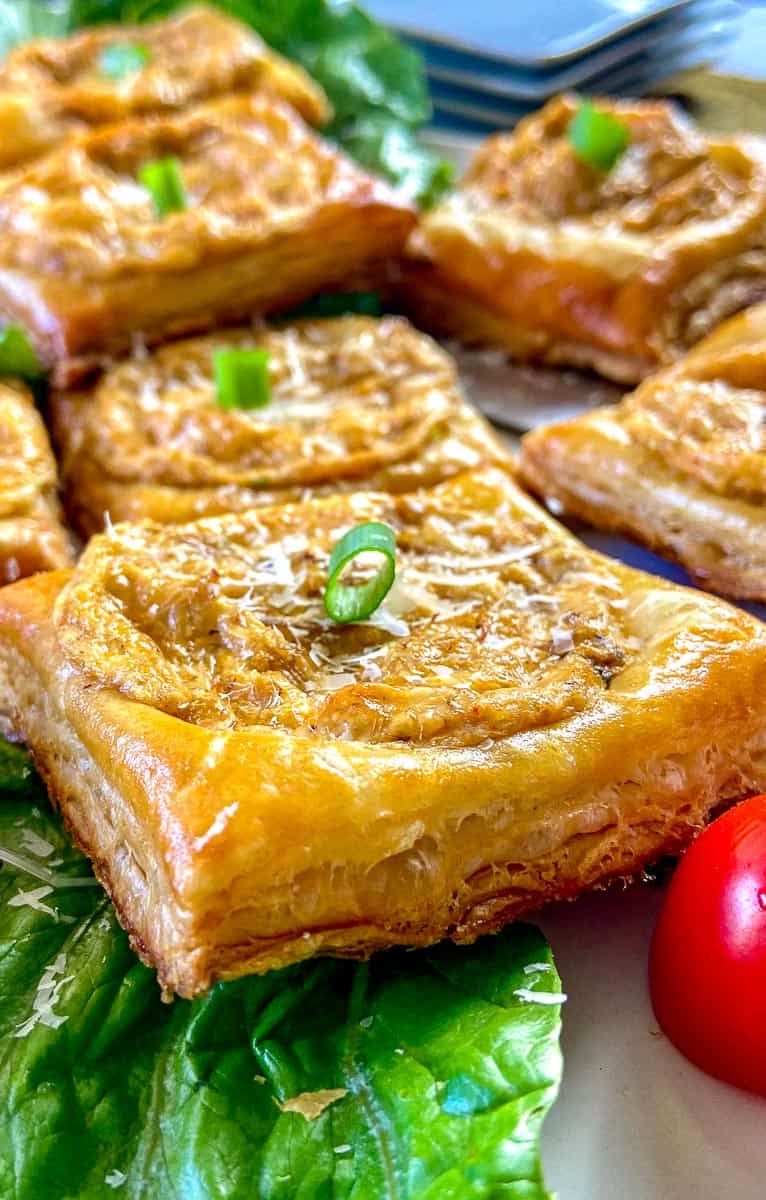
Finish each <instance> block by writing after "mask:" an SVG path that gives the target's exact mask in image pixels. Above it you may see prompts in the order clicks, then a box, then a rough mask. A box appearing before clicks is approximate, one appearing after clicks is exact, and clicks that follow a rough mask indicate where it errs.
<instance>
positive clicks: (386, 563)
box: [324, 521, 396, 625]
mask: <svg viewBox="0 0 766 1200" xmlns="http://www.w3.org/2000/svg"><path fill="white" fill-rule="evenodd" d="M371 550H372V551H376V552H377V553H378V554H382V555H383V562H382V563H381V566H380V568H379V570H378V571H377V572H376V574H375V575H374V576H373V577H372V579H369V580H368V581H367V583H359V584H343V583H341V582H340V576H341V574H342V572H343V568H344V567H345V566H347V565H348V563H350V562H351V561H352V559H354V558H356V557H357V556H358V555H359V554H367V553H369V551H371ZM395 574H396V534H395V533H394V531H393V529H392V528H391V526H390V525H384V524H383V523H382V522H381V521H367V522H366V523H365V524H364V525H355V526H354V528H353V529H349V531H348V533H344V535H343V537H342V538H341V539H340V541H339V542H338V543H337V545H336V546H335V548H334V550H333V552H332V554H331V555H330V561H329V563H328V564H327V587H326V588H325V594H324V606H325V609H326V610H327V615H328V616H330V617H332V619H333V621H337V622H338V624H340V625H345V624H348V622H349V621H364V620H366V619H367V617H369V616H371V615H372V613H374V612H375V609H376V608H379V606H380V605H381V604H382V603H383V601H384V600H385V598H386V596H387V595H388V593H389V591H390V590H391V585H392V583H393V582H394V575H395Z"/></svg>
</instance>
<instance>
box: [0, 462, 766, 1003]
mask: <svg viewBox="0 0 766 1200" xmlns="http://www.w3.org/2000/svg"><path fill="white" fill-rule="evenodd" d="M367 520H384V521H387V522H389V523H390V524H391V525H392V526H393V527H394V528H395V530H396V533H397V538H398V549H397V559H398V570H397V580H396V583H395V585H394V589H393V590H392V591H391V592H390V593H389V595H388V597H387V599H386V602H385V604H384V606H383V607H382V608H381V609H379V610H378V611H377V612H376V613H375V614H374V615H373V617H372V618H370V619H369V620H368V621H367V622H365V623H361V624H357V625H344V626H339V625H334V624H332V623H331V622H330V621H329V619H328V618H327V617H326V614H325V612H324V607H323V604H322V593H323V588H324V580H325V577H326V568H327V561H328V556H329V553H330V549H331V547H332V546H333V544H334V543H335V542H336V540H337V538H338V537H339V536H340V535H341V534H342V533H344V532H345V531H346V530H347V529H348V528H349V527H351V526H354V525H356V524H357V523H358V522H361V521H367ZM0 703H2V704H3V705H4V706H5V707H6V708H7V709H9V710H10V711H11V712H12V715H13V720H14V722H15V728H16V731H17V732H18V733H19V734H21V735H23V736H24V738H25V739H26V740H27V742H28V743H29V745H30V746H31V748H32V750H33V753H34V755H35V758H36V761H37V763H38V765H39V767H40V770H41V771H42V772H43V775H44V776H45V778H46V780H47V782H48V786H49V788H50V791H51V795H52V796H53V798H54V800H55V802H56V803H57V804H58V806H59V807H60V809H61V811H62V813H63V815H64V818H65V820H66V822H67V824H68V825H69V827H70V829H71V830H72V832H73V834H74V836H75V838H76V839H77V841H78V842H79V843H80V845H82V846H83V847H84V849H85V850H86V852H87V853H88V854H89V855H90V856H91V858H92V860H93V864H94V868H95V870H96V872H97V874H98V876H99V878H100V879H101V881H102V882H103V883H104V885H105V886H106V887H107V889H108V890H109V892H110V894H111V895H112V897H113V899H114V901H115V904H116V906H117V909H118V912H119V913H120V917H121V920H122V921H123V923H124V924H125V926H126V927H127V928H128V929H129V930H130V932H131V934H132V936H133V939H134V943H135V945H136V947H137V948H138V950H139V951H140V953H141V954H142V955H143V956H144V957H145V958H146V959H147V960H148V961H149V962H151V963H153V964H155V965H156V967H157V969H158V972H159V978H160V982H161V984H162V985H163V987H164V988H165V989H168V990H175V991H176V992H179V993H180V994H181V995H185V996H191V995H194V994H195V993H197V992H200V991H202V990H203V989H205V988H207V987H208V986H209V985H210V984H211V983H212V982H213V981H214V980H216V979H223V978H230V977H233V976H238V975H241V974H244V973H246V972H252V971H264V970H266V969H268V968H271V967H275V966H278V965H281V964H284V963H288V962H292V961H295V960H298V959H302V958H307V957H309V956H311V955H314V954H319V953H330V954H336V955H348V956H355V957H359V956H365V955H367V954H368V953H369V952H371V951H372V950H374V949H376V948H380V947H385V946H391V945H396V944H407V945H425V944H428V943H431V942H433V941H435V940H436V939H439V938H443V937H445V936H449V937H452V938H454V939H456V940H458V941H471V940H472V939H473V938H475V937H476V936H477V935H478V934H480V933H482V932H483V931H488V930H493V929H497V928H499V927H500V926H501V925H502V924H503V923H504V922H506V921H508V920H509V919H511V918H512V917H514V916H515V915H516V914H517V913H519V912H521V911H523V910H524V909H528V908H530V907H534V906H535V905H539V904H541V903H542V902H543V901H545V900H548V899H552V898H554V897H571V896H574V895H575V894H577V893H578V892H580V891H581V890H582V889H584V888H587V887H590V886H592V885H594V884H596V883H599V882H601V881H603V880H605V879H606V878H608V877H609V876H612V875H625V874H630V873H632V872H635V871H637V870H638V869H639V868H640V867H641V866H642V865H643V864H644V863H646V862H648V861H649V860H651V859H653V858H656V857H657V856H658V855H660V854H663V853H665V852H667V851H672V850H678V849H679V847H680V846H682V845H683V844H684V843H685V842H686V841H687V840H688V839H689V838H690V837H691V836H692V834H693V833H694V832H695V830H696V829H698V828H699V826H700V825H701V823H702V822H703V821H704V820H705V818H706V817H707V816H708V815H709V814H710V812H711V811H712V810H713V809H714V808H716V807H717V806H718V805H720V804H721V803H724V802H729V801H734V800H738V799H740V798H741V797H743V796H746V795H748V794H750V793H753V792H756V791H759V790H762V789H763V788H765V787H766V626H764V625H762V624H760V622H758V621H756V620H755V619H754V618H751V617H749V616H748V615H747V614H746V613H744V612H740V611H737V610H735V609H734V608H731V607H729V606H728V605H727V604H725V603H724V602H723V601H719V600H716V599H713V598H711V597H709V596H707V595H705V594H704V593H702V592H692V591H687V590H685V589H683V588H679V587H676V586H673V585H671V584H669V583H667V582H665V581H663V580H660V579H656V578H652V577H649V576H646V575H643V574H641V573H639V572H636V571H633V570H630V569H629V568H627V567H624V566H622V565H620V564H619V563H616V562H612V561H610V560H608V559H605V558H602V557H601V556H599V555H597V554H595V553H593V552H592V551H590V550H588V549H587V548H585V547H584V546H582V545H581V544H580V543H579V542H577V541H576V540H575V539H574V538H573V537H572V536H571V535H569V534H567V533H566V532H565V531H564V530H562V529H561V528H560V527H559V526H558V525H557V524H556V523H555V522H554V521H553V520H552V519H551V518H549V517H548V516H547V515H546V514H545V513H544V512H543V511H542V510H540V509H538V508H537V506H536V505H535V504H534V502H533V501H531V500H530V499H528V498H527V497H526V496H525V495H524V494H523V493H522V492H521V491H520V490H519V489H518V488H517V487H516V485H515V484H514V483H513V482H512V480H511V479H510V477H509V476H508V475H507V474H506V473H504V472H503V471H501V470H500V469H498V468H487V469H483V470H480V471H475V472H466V473H464V474H463V475H460V476H457V477H456V478H455V479H453V480H450V481H449V482H447V483H444V484H440V485H439V486H438V487H436V488H434V489H431V490H427V491H423V492H416V493H409V494H406V495H401V496H391V495H386V494H382V493H374V492H358V493H353V494H345V495H343V494H341V495H336V496H332V497H324V498H320V499H314V500H310V501H307V502H305V503H302V504H294V505H290V504H287V505H281V506H274V507H272V508H261V509H254V510H250V511H249V512H247V513H244V514H231V515H228V516H224V517H212V518H208V519H207V520H203V521H198V522H194V523H190V524H188V525H164V526H163V525H157V524H154V523H151V522H142V523H137V524H124V525H118V526H115V527H114V529H113V530H112V531H111V532H110V533H109V534H102V535H98V536H96V537H95V538H93V539H92V540H91V542H90V543H89V545H88V547H87V548H86V550H85V552H84V554H83V557H82V558H81V560H80V562H79V564H78V566H77V567H76V568H75V570H74V572H55V573H51V574H49V575H46V576H37V577H36V578H34V579H32V580H22V581H20V582H19V583H16V584H13V585H12V586H11V587H10V588H6V589H4V590H3V591H2V592H0Z"/></svg>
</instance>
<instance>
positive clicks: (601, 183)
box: [404, 96, 766, 382]
mask: <svg viewBox="0 0 766 1200" xmlns="http://www.w3.org/2000/svg"><path fill="white" fill-rule="evenodd" d="M597 104H598V108H599V109H603V110H605V111H606V112H607V113H609V114H612V115H613V116H614V117H616V118H617V119H618V120H619V121H620V122H621V123H623V125H624V126H626V127H627V129H628V130H629V135H630V143H629V145H628V148H627V150H626V151H625V153H624V154H623V155H622V156H621V157H620V158H619V159H618V161H617V162H616V164H615V165H614V167H613V168H612V169H611V171H609V172H606V173H605V172H602V171H599V170H596V169H595V168H594V167H592V166H589V165H588V164H587V163H586V162H583V161H581V159H580V158H578V157H577V155H576V154H575V151H574V149H573V148H572V146H571V144H570V142H569V140H568V138H567V130H568V127H569V124H570V122H571V120H572V118H573V116H574V114H575V112H576V110H577V105H578V101H577V100H576V99H575V98H574V97H568V96H564V97H559V98H558V99H555V100H552V101H550V103H549V104H547V105H546V106H545V108H543V109H542V111H541V112H540V113H538V114H536V115H535V116H532V117H529V118H527V119H526V120H523V121H521V122H520V123H519V125H518V126H517V127H516V130H515V131H514V132H513V133H510V134H499V135H497V136H495V137H491V138H489V139H488V141H487V142H485V144H484V145H483V146H482V147H481V148H480V149H479V151H478V152H477V154H476V157H475V158H474V161H473V164H472V166H471V168H470V170H469V171H468V173H467V175H466V177H465V179H464V180H463V183H462V185H461V187H460V188H459V189H458V191H457V192H456V193H455V194H454V195H452V196H450V197H448V198H447V199H446V200H445V201H444V202H443V203H442V204H440V205H439V206H437V208H435V209H434V210H433V211H432V212H430V213H428V214H426V216H425V217H424V218H423V220H422V221H421V224H420V226H419V227H418V229H417V231H416V232H415V234H414V235H413V237H412V239H411V241H410V244H409V264H410V265H409V268H408V270H407V272H406V274H405V291H404V299H405V301H406V303H407V305H408V307H409V308H410V310H411V311H412V312H414V313H415V314H416V316H417V319H418V321H419V323H422V324H423V325H424V327H425V328H432V329H434V330H436V331H438V332H443V333H450V334H455V335H457V336H458V337H460V338H462V339H463V340H465V341H467V342H477V343H487V344H494V345H497V346H500V347H504V348H506V349H508V350H509V351H510V352H511V354H512V355H513V356H514V357H516V358H518V359H521V360H525V361H530V362H548V363H568V364H572V365H574V366H580V367H593V368H595V369H596V370H597V371H600V372H601V373H602V374H604V375H608V376H610V377H611V378H614V379H618V380H622V381H625V382H636V381H638V380H639V379H641V378H642V377H643V376H644V375H645V374H647V372H649V371H651V370H652V369H653V368H654V367H656V366H657V365H659V364H663V363H667V362H671V361H673V360H674V359H676V358H677V357H678V356H679V355H680V354H682V353H683V352H684V351H685V350H686V349H687V348H688V347H689V346H690V345H692V344H693V343H694V342H696V341H698V340H699V339H700V338H701V337H702V336H703V335H704V334H705V333H707V332H708V331H709V330H710V329H711V328H713V326H714V325H715V324H717V322H718V321H720V320H721V319H723V317H725V316H728V315H729V314H731V313H733V312H736V311H738V310H739V309H742V308H744V307H746V306H747V305H748V304H751V303H753V302H754V301H755V300H760V299H763V298H764V297H765V296H766V143H765V142H763V141H758V140H756V139H752V138H750V139H748V138H739V139H736V140H730V141H721V140H714V139H711V138H707V137H705V136H703V134H702V133H701V132H699V131H698V130H697V129H695V128H694V127H693V126H691V125H690V124H689V123H688V122H687V121H686V120H685V119H684V118H682V117H681V116H680V114H678V113H676V111H675V110H674V108H672V107H671V106H670V105H669V104H667V103H665V102H662V101H646V102H616V101H607V100H604V101H601V100H600V101H598V102H597Z"/></svg>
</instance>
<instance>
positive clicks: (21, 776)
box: [0, 735, 41, 802]
mask: <svg viewBox="0 0 766 1200" xmlns="http://www.w3.org/2000/svg"><path fill="white" fill-rule="evenodd" d="M40 791H41V784H40V780H39V777H38V775H37V773H36V771H35V768H34V766H33V764H32V759H31V757H30V755H29V754H28V753H27V751H26V750H24V749H22V747H21V746H14V745H13V743H12V742H7V741H6V740H5V738H4V737H2V735H0V802H2V799H3V793H7V792H12V793H13V794H14V795H18V794H19V792H25V793H29V794H30V795H34V794H39V793H40Z"/></svg>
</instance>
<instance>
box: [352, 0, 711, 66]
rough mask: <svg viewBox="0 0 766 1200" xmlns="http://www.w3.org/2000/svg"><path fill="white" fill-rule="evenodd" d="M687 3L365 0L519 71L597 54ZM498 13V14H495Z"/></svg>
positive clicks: (443, 41) (429, 36) (407, 29)
mask: <svg viewBox="0 0 766 1200" xmlns="http://www.w3.org/2000/svg"><path fill="white" fill-rule="evenodd" d="M690 3H691V0H568V2H567V0H535V3H534V4H520V3H518V2H513V0H512V2H510V3H508V2H507V0H506V2H505V3H504V4H503V5H502V6H498V4H497V2H496V0H471V3H469V4H466V3H465V0H420V3H419V4H418V5H417V6H415V5H413V4H412V0H369V2H368V3H367V8H368V9H369V10H370V11H371V12H372V13H374V14H375V16H376V17H378V18H379V19H380V20H382V21H386V22H388V24H390V25H393V26H395V27H396V28H397V29H399V30H401V31H402V32H404V33H406V34H408V35H409V36H412V37H415V38H417V39H418V41H419V42H431V43H434V44H436V45H441V46H447V47H450V48H451V49H453V50H456V51H463V52H467V53H468V54H469V55H476V56H480V57H483V58H489V59H494V60H495V61H499V62H504V63H510V64H512V65H514V66H519V67H534V68H539V67H543V66H550V65H552V64H554V63H561V62H567V61H570V60H571V59H573V58H576V57H577V56H578V55H581V54H585V53H587V52H589V51H592V50H595V49H596V48H597V47H599V46H603V45H605V44H606V43H607V42H609V41H611V40H612V39H614V38H617V37H619V36H620V35H621V34H625V33H627V32H628V31H629V30H632V29H637V28H639V27H640V26H641V25H645V24H646V23H647V22H649V21H652V20H656V18H657V17H659V16H662V15H663V14H666V13H669V12H672V11H673V10H674V9H682V8H684V7H686V6H687V5H689V4H690ZM499 13H500V14H502V15H501V16H498V14H499Z"/></svg>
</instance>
